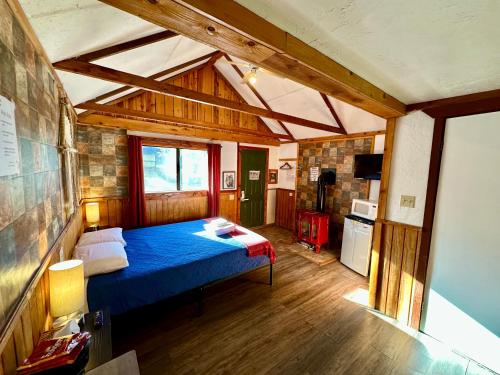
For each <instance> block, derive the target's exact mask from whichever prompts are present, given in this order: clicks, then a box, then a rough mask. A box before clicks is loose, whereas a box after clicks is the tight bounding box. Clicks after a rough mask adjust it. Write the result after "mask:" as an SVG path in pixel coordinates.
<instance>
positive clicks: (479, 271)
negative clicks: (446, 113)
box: [423, 112, 500, 372]
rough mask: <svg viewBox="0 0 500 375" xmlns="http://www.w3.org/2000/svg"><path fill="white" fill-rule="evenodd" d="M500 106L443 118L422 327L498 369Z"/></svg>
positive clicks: (499, 323)
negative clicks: (499, 108)
mask: <svg viewBox="0 0 500 375" xmlns="http://www.w3.org/2000/svg"><path fill="white" fill-rule="evenodd" d="M499 145H500V112H496V113H488V114H482V115H477V116H467V117H460V118H456V119H449V120H448V121H447V125H446V134H445V143H444V149H443V159H442V164H441V171H440V178H439V188H438V195H437V198H436V214H435V218H434V228H433V236H432V244H431V251H430V259H429V268H428V276H427V283H426V293H425V295H426V300H425V303H424V314H423V331H424V332H426V333H428V334H429V335H431V336H434V337H436V338H437V339H439V340H441V341H443V342H446V343H448V344H449V345H451V346H452V347H455V348H457V349H458V350H459V351H462V352H464V353H465V354H467V355H468V356H470V357H472V358H473V359H475V360H476V361H478V362H480V363H482V364H484V365H486V366H488V367H490V368H491V369H493V370H495V371H497V372H500V338H499V337H500V291H499V287H500V283H499V275H500V245H499V240H498V239H499V237H498V231H499V228H500V200H499V199H498V192H500V174H499V173H498V171H499V170H500V147H499Z"/></svg>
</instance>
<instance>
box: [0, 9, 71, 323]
mask: <svg viewBox="0 0 500 375" xmlns="http://www.w3.org/2000/svg"><path fill="white" fill-rule="evenodd" d="M0 95H2V96H4V97H7V98H8V99H11V100H13V101H14V102H15V105H16V111H15V119H16V127H17V129H16V130H17V137H18V146H19V155H20V162H21V163H20V164H21V169H20V173H19V174H17V175H13V176H3V177H0V330H1V329H2V325H3V324H4V322H5V318H6V317H7V316H8V314H9V313H10V312H11V311H12V309H13V308H14V306H15V304H16V302H17V301H18V300H19V298H20V296H21V295H22V293H23V291H24V289H25V287H26V286H27V284H28V282H29V280H30V278H31V277H32V275H33V273H34V272H35V271H36V269H37V268H38V267H39V266H40V263H41V259H42V258H43V257H44V256H45V255H46V254H47V251H48V250H49V249H50V247H51V246H52V244H53V243H54V241H55V240H56V239H57V237H58V236H59V234H60V233H61V231H62V229H63V227H64V225H65V223H66V221H67V218H65V217H64V213H63V193H62V187H61V173H60V160H59V153H58V150H57V144H58V139H59V137H58V131H59V126H58V124H59V119H58V117H59V96H58V90H57V88H56V86H55V81H54V77H53V76H52V73H51V71H50V69H49V67H48V65H47V64H45V62H44V61H43V60H42V59H41V57H40V56H39V54H38V53H37V52H36V51H35V48H34V46H33V44H32V43H31V41H30V40H29V38H28V37H27V35H26V34H25V32H24V30H23V28H22V27H21V25H20V24H19V22H18V21H17V20H16V19H15V17H14V16H13V15H12V13H11V11H10V8H9V7H8V6H7V4H6V2H5V1H4V0H0ZM0 162H2V161H1V159H0Z"/></svg>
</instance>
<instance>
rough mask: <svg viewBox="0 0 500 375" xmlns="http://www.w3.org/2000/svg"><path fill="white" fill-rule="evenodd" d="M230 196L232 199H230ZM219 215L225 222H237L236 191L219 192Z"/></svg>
mask: <svg viewBox="0 0 500 375" xmlns="http://www.w3.org/2000/svg"><path fill="white" fill-rule="evenodd" d="M231 196H232V197H233V199H231ZM219 215H220V216H221V217H223V218H225V219H226V220H229V221H232V222H233V223H236V222H237V219H238V192H237V191H236V190H231V191H221V193H220V201H219Z"/></svg>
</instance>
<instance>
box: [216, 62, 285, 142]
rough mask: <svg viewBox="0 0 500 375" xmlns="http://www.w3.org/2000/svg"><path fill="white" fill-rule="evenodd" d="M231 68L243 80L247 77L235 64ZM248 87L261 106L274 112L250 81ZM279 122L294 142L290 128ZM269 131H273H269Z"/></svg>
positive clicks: (247, 83)
mask: <svg viewBox="0 0 500 375" xmlns="http://www.w3.org/2000/svg"><path fill="white" fill-rule="evenodd" d="M224 57H225V58H226V60H227V61H229V62H233V60H232V59H231V57H229V55H228V54H227V53H225V54H224ZM231 66H232V67H233V69H234V71H235V72H236V73H237V74H238V75H239V76H240V78H241V79H243V78H244V77H245V75H244V74H243V72H242V71H241V70H240V68H238V67H237V66H236V65H233V64H231ZM246 85H247V86H248V88H249V89H250V91H252V93H253V94H254V95H255V96H256V97H257V99H259V101H260V102H261V104H262V105H263V106H264V107H266V108H267V109H269V110H270V111H272V108H271V106H270V105H269V104H267V102H266V101H265V100H264V98H263V97H262V95H260V94H259V92H258V91H257V89H256V88H255V87H253V85H252V84H251V83H250V82H248V81H247V82H246ZM277 121H278V124H280V126H281V127H282V128H283V130H284V131H285V132H286V134H288V135H289V136H290V137H291V138H292V140H293V141H294V140H295V137H294V136H293V134H292V133H291V132H290V130H288V128H287V127H286V125H285V124H284V123H283V122H282V121H280V120H277ZM268 128H269V127H268ZM269 130H271V129H269Z"/></svg>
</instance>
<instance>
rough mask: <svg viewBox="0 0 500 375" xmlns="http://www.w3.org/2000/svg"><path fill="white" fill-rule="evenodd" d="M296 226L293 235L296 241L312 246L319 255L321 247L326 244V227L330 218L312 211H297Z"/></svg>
mask: <svg viewBox="0 0 500 375" xmlns="http://www.w3.org/2000/svg"><path fill="white" fill-rule="evenodd" d="M296 217H297V225H296V227H295V231H296V233H295V235H296V237H297V240H298V241H304V242H307V243H309V244H311V245H314V246H315V248H316V252H317V253H319V252H320V249H321V246H322V245H324V244H328V242H329V240H328V233H329V232H328V226H329V221H330V216H329V215H328V214H325V213H321V212H316V211H313V210H306V209H300V210H297V216H296Z"/></svg>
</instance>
